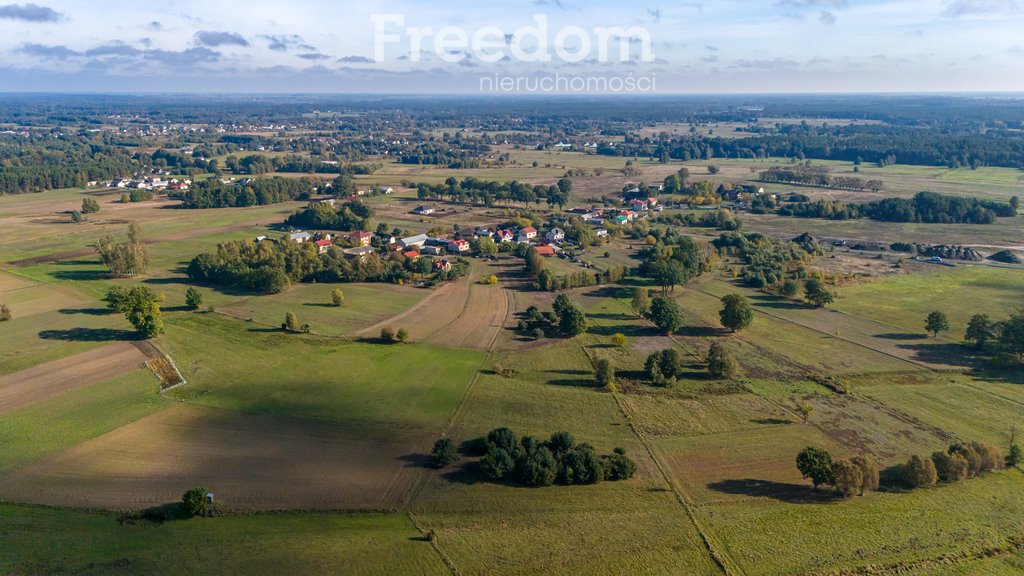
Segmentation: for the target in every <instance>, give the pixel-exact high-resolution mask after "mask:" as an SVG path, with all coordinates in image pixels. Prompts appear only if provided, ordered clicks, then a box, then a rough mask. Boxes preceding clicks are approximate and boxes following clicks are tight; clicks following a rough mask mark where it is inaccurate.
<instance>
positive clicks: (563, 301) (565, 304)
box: [551, 294, 573, 316]
mask: <svg viewBox="0 0 1024 576" xmlns="http://www.w3.org/2000/svg"><path fill="white" fill-rule="evenodd" d="M572 307H573V303H572V300H570V299H569V295H568V294H559V295H558V296H555V302H554V304H552V306H551V309H552V310H554V312H555V315H556V316H562V315H563V314H565V313H566V312H567V311H568V310H569V309H570V308H572Z"/></svg>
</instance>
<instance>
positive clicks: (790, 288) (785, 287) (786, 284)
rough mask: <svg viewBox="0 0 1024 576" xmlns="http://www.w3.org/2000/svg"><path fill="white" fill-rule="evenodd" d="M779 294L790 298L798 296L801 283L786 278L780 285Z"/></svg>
mask: <svg viewBox="0 0 1024 576" xmlns="http://www.w3.org/2000/svg"><path fill="white" fill-rule="evenodd" d="M779 294H780V295H781V296H782V297H783V298H789V299H790V300H792V299H794V298H797V297H798V296H799V295H800V283H799V282H797V281H796V280H793V279H792V278H786V279H785V280H783V281H782V284H780V285H779Z"/></svg>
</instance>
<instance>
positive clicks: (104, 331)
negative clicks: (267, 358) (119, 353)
mask: <svg viewBox="0 0 1024 576" xmlns="http://www.w3.org/2000/svg"><path fill="white" fill-rule="evenodd" d="M39 337H40V338H42V339H43V340H63V341H66V342H118V341H124V340H138V339H139V335H138V334H137V333H136V332H134V331H132V330H119V329H116V328H70V329H67V330H43V331H42V332H40V333H39Z"/></svg>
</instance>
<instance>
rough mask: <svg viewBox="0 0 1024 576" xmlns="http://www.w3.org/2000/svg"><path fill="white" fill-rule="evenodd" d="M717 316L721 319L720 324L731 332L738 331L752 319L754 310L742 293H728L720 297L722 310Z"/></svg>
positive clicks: (748, 324)
mask: <svg viewBox="0 0 1024 576" xmlns="http://www.w3.org/2000/svg"><path fill="white" fill-rule="evenodd" d="M718 317H719V318H720V319H721V321H722V326H725V327H726V328H728V329H729V330H730V331H732V332H738V331H740V330H743V329H744V328H746V327H747V326H750V323H751V322H753V321H754V310H753V309H752V308H751V307H750V303H749V302H747V299H746V298H744V297H743V296H742V295H740V294H729V295H728V296H725V297H724V298H722V310H721V311H720V312H719V313H718Z"/></svg>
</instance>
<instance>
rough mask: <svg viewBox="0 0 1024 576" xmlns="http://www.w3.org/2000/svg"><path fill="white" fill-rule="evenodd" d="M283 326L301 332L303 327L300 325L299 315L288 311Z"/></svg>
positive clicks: (290, 330)
mask: <svg viewBox="0 0 1024 576" xmlns="http://www.w3.org/2000/svg"><path fill="white" fill-rule="evenodd" d="M281 328H282V329H284V330H287V331H289V332H299V331H300V329H301V328H302V327H301V326H300V325H299V318H298V316H296V315H295V313H294V312H288V313H287V314H285V315H284V324H282V325H281Z"/></svg>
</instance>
